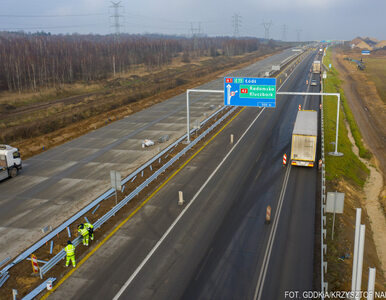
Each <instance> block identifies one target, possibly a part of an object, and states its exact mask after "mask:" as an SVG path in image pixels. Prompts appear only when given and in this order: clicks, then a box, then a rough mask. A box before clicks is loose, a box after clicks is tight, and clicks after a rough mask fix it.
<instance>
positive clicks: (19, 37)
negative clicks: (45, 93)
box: [0, 32, 260, 91]
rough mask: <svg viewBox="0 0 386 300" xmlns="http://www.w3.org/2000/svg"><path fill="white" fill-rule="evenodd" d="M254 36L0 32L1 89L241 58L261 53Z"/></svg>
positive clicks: (37, 86) (34, 88)
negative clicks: (175, 62) (178, 61)
mask: <svg viewBox="0 0 386 300" xmlns="http://www.w3.org/2000/svg"><path fill="white" fill-rule="evenodd" d="M259 46H260V41H259V40H258V39H256V38H245V39H242V38H240V39H232V38H227V37H216V38H209V37H196V38H181V37H180V38H176V37H167V36H166V37H165V36H141V35H119V36H115V35H105V36H102V35H77V34H73V35H50V34H44V33H35V34H26V33H9V32H0V90H8V91H25V90H39V89H41V88H44V87H57V86H60V85H61V84H64V83H72V82H75V81H83V82H89V81H91V80H100V79H105V78H108V77H111V76H112V75H113V73H114V72H117V73H119V72H125V71H128V70H130V69H131V68H133V67H134V66H138V65H140V64H143V65H145V66H146V67H147V68H149V69H152V68H156V67H160V66H163V65H167V64H170V63H171V61H172V58H173V57H175V56H177V55H180V54H181V53H183V55H182V58H183V60H184V61H185V62H188V61H189V58H191V57H197V56H213V57H215V56H218V55H226V56H233V55H240V54H244V53H248V52H252V51H256V50H258V49H259Z"/></svg>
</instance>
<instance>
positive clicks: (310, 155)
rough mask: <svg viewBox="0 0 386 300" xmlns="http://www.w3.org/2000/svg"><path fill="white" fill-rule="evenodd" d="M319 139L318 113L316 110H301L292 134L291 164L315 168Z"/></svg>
mask: <svg viewBox="0 0 386 300" xmlns="http://www.w3.org/2000/svg"><path fill="white" fill-rule="evenodd" d="M317 137H318V113H317V112H316V111H314V110H300V111H298V115H297V117H296V121H295V126H294V130H293V132H292V145H291V164H292V165H294V166H303V167H313V166H314V163H315V156H316V140H317Z"/></svg>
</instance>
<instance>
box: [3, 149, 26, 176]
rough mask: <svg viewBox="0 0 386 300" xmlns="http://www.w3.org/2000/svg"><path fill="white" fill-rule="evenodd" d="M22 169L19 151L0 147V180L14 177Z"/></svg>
mask: <svg viewBox="0 0 386 300" xmlns="http://www.w3.org/2000/svg"><path fill="white" fill-rule="evenodd" d="M21 168H22V163H21V158H20V153H19V149H17V148H14V147H11V146H9V145H0V180H3V179H5V178H8V177H15V176H16V175H17V174H18V173H19V170H21Z"/></svg>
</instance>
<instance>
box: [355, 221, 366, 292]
mask: <svg viewBox="0 0 386 300" xmlns="http://www.w3.org/2000/svg"><path fill="white" fill-rule="evenodd" d="M365 231H366V226H365V225H363V224H362V225H361V229H360V233H359V251H358V265H357V278H356V284H355V288H356V291H355V292H356V293H355V299H357V300H360V299H361V296H360V292H361V290H362V268H363V250H364V246H365Z"/></svg>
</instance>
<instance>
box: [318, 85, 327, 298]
mask: <svg viewBox="0 0 386 300" xmlns="http://www.w3.org/2000/svg"><path fill="white" fill-rule="evenodd" d="M321 91H322V92H323V79H322V80H321ZM321 105H322V108H321V110H320V118H321V133H322V134H321V152H322V153H321V158H322V168H321V172H322V175H321V195H320V291H321V292H327V291H328V283H327V282H325V281H324V273H327V262H325V261H324V255H325V254H326V252H327V244H326V245H325V244H324V239H325V238H326V237H327V229H326V228H324V227H325V225H326V216H324V213H325V204H326V169H325V167H326V165H325V156H324V103H323V95H322V96H321ZM323 299H324V296H323V293H322V300H323Z"/></svg>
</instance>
